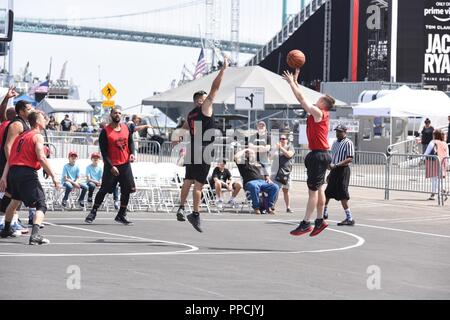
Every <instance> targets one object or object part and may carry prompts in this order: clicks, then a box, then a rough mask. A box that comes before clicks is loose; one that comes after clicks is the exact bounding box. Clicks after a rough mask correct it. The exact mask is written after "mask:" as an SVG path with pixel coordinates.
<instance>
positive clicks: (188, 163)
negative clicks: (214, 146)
mask: <svg viewBox="0 0 450 320" xmlns="http://www.w3.org/2000/svg"><path fill="white" fill-rule="evenodd" d="M228 65H229V61H228V58H226V57H225V59H224V62H223V65H222V68H221V69H220V71H219V74H218V75H217V77H216V79H214V82H213V83H212V86H211V91H210V92H209V94H207V93H206V92H204V91H199V92H196V93H195V94H194V97H193V99H194V104H195V108H194V109H193V110H192V111H191V112H189V114H188V117H187V121H186V122H185V123H184V125H183V127H182V129H184V130H189V134H190V138H191V140H190V141H191V142H190V147H188V148H187V154H186V156H185V167H186V174H185V179H184V183H183V187H182V189H181V196H180V207H179V209H178V211H177V220H178V221H185V218H184V212H185V209H184V204H185V203H186V199H187V196H188V194H189V190H190V188H191V185H192V184H194V191H193V199H194V210H193V212H192V213H191V214H189V215H188V216H187V219H188V221H189V222H190V223H191V224H192V226H193V227H194V228H195V230H197V231H198V232H203V231H202V229H201V227H200V214H199V207H200V201H201V196H202V189H203V185H204V184H205V183H207V181H206V179H207V177H208V173H209V169H210V167H211V164H210V162H207V161H205V159H204V156H203V152H204V151H205V149H206V148H207V147H208V146H209V145H210V144H211V141H205V140H207V139H204V134H205V133H206V132H207V131H208V130H211V129H215V125H214V115H213V103H214V98H215V97H216V94H217V92H218V91H219V88H220V84H221V82H222V79H223V76H224V73H225V70H226V69H227V67H228ZM194 136H197V137H200V138H201V142H197V141H194V140H195V138H194ZM172 139H174V138H172ZM174 142H175V143H176V142H177V141H176V140H174ZM196 155H197V156H196ZM199 155H200V158H201V159H200V160H199V159H198V158H199ZM196 160H197V161H196ZM198 160H199V161H198Z"/></svg>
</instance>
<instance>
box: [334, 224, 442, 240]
mask: <svg viewBox="0 0 450 320" xmlns="http://www.w3.org/2000/svg"><path fill="white" fill-rule="evenodd" d="M329 221H331V222H340V221H336V220H329ZM357 225H358V226H360V227H367V228H374V229H381V230H389V231H397V232H404V233H412V234H420V235H423V236H432V237H438V238H449V239H450V236H447V235H443V234H436V233H428V232H419V231H412V230H404V229H396V228H389V227H380V226H373V225H369V224H361V223H358V224H357Z"/></svg>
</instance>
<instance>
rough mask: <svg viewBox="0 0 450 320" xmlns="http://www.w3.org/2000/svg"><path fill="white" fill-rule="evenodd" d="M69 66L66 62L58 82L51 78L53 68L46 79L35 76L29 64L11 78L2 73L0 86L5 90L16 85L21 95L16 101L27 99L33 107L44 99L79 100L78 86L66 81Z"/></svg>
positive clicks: (7, 74)
mask: <svg viewBox="0 0 450 320" xmlns="http://www.w3.org/2000/svg"><path fill="white" fill-rule="evenodd" d="M67 64H68V62H67V61H66V62H65V63H64V65H63V67H62V70H61V74H60V76H59V78H58V79H56V80H51V78H50V77H51V66H50V71H49V73H48V74H47V76H46V78H45V79H40V78H39V77H35V76H33V73H32V72H31V70H30V63H29V62H28V63H27V65H26V66H25V68H24V69H23V71H21V72H20V73H18V74H14V75H11V76H10V74H9V73H7V72H5V71H4V70H2V72H0V86H1V87H4V88H5V87H9V86H10V85H14V86H15V87H16V92H17V93H18V94H19V96H18V97H17V98H16V100H23V99H26V100H27V101H30V102H31V103H32V104H33V105H37V104H39V102H41V101H42V100H43V99H44V98H47V99H73V100H79V99H80V95H79V90H78V86H77V85H76V84H74V82H73V81H72V80H71V81H69V80H67V79H66V70H67ZM50 65H51V62H50Z"/></svg>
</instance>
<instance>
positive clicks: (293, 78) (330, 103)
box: [283, 69, 335, 237]
mask: <svg viewBox="0 0 450 320" xmlns="http://www.w3.org/2000/svg"><path fill="white" fill-rule="evenodd" d="M299 75H300V69H296V71H295V74H292V73H291V72H289V71H285V72H284V74H283V78H284V79H285V80H286V81H287V82H288V83H289V85H290V87H291V89H292V92H293V93H294V95H295V97H296V98H297V100H298V101H299V102H300V104H301V106H302V107H303V109H304V110H305V111H306V112H307V113H308V119H307V122H306V124H307V127H306V135H307V138H308V146H309V149H310V150H311V152H310V153H308V155H307V156H306V158H305V166H306V169H307V175H308V181H307V184H308V189H309V197H308V204H307V206H306V214H305V218H304V219H303V221H301V222H300V224H299V226H298V227H297V228H296V229H295V230H292V231H291V234H292V235H293V236H299V235H302V234H305V233H309V232H311V233H310V236H312V237H313V236H316V235H318V234H319V233H320V232H322V230H324V229H325V228H326V227H327V226H328V224H327V223H326V222H325V221H324V220H323V210H324V207H325V200H326V198H325V191H324V188H323V185H324V184H325V174H326V171H327V168H328V167H329V165H330V163H331V157H330V154H329V152H328V149H329V148H330V147H329V145H328V131H329V126H330V123H329V111H330V110H331V109H332V108H333V107H334V103H335V101H334V99H333V98H332V97H330V96H328V95H325V96H322V97H321V98H320V99H319V100H318V101H317V102H316V104H315V105H314V104H312V103H311V102H310V101H308V99H306V98H305V96H304V95H303V93H302V91H301V89H300V86H299V84H298V82H297V79H298V76H299ZM315 209H316V210H317V219H316V220H315V222H314V229H313V228H312V226H311V223H310V221H309V220H310V218H311V216H312V214H313V213H314V210H315Z"/></svg>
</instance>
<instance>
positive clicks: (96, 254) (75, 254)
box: [0, 222, 199, 257]
mask: <svg viewBox="0 0 450 320" xmlns="http://www.w3.org/2000/svg"><path fill="white" fill-rule="evenodd" d="M46 224H47V225H50V226H53V227H62V228H67V229H73V230H80V231H87V232H93V233H98V234H105V235H109V236H116V237H123V238H129V239H135V240H140V241H150V242H159V243H166V244H174V245H179V246H183V247H189V249H186V250H177V251H165V252H125V253H81V254H77V253H63V254H39V253H16V254H11V253H4V252H0V257H2V256H5V257H99V256H143V255H171V254H179V253H187V252H193V251H197V250H199V249H198V248H197V247H196V246H193V245H190V244H186V243H179V242H172V241H165V240H156V239H147V238H141V237H135V236H128V235H123V234H116V233H110V232H103V231H97V230H91V229H86V228H79V227H72V226H65V225H57V224H53V223H49V222H47V223H46Z"/></svg>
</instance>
